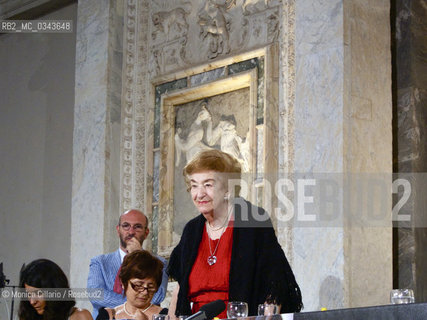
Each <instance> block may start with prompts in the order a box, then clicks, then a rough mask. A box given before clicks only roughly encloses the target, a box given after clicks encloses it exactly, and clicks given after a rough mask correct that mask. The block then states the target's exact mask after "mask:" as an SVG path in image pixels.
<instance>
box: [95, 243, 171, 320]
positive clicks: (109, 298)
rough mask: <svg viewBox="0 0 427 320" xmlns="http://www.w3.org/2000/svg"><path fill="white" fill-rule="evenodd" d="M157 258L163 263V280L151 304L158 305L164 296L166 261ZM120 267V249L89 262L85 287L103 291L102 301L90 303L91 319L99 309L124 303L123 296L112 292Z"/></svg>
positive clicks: (165, 288)
mask: <svg viewBox="0 0 427 320" xmlns="http://www.w3.org/2000/svg"><path fill="white" fill-rule="evenodd" d="M157 258H159V259H160V260H161V261H162V262H163V278H162V283H161V285H160V287H159V290H157V292H156V293H155V294H154V296H153V299H152V300H151V302H152V303H153V304H158V305H160V303H161V302H162V301H163V299H164V298H165V295H166V290H167V285H168V275H167V273H166V267H167V263H166V260H165V259H164V258H162V257H157ZM120 265H121V262H120V249H119V250H117V251H114V252H111V253H107V254H101V255H99V256H96V257H94V258H92V259H91V260H90V265H89V275H88V279H87V287H88V288H89V289H103V291H104V296H103V298H104V299H103V300H91V301H90V302H91V303H92V305H93V311H92V317H93V318H94V319H96V317H97V315H98V309H99V308H101V307H105V308H114V307H117V306H118V305H121V304H123V303H125V301H126V297H125V296H124V295H122V294H118V293H115V292H114V291H113V287H114V280H115V279H116V275H117V272H118V271H119V268H120Z"/></svg>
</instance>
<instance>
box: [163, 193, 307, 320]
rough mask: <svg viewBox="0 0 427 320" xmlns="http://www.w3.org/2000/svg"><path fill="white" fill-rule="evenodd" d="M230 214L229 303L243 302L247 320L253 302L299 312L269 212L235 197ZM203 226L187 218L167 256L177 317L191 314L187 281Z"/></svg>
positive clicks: (296, 289) (296, 293) (292, 280)
mask: <svg viewBox="0 0 427 320" xmlns="http://www.w3.org/2000/svg"><path fill="white" fill-rule="evenodd" d="M234 212H235V214H234V215H235V221H234V231H233V246H232V252H231V265H230V288H229V301H245V302H247V303H248V305H249V315H250V316H251V315H256V314H257V308H258V304H260V303H264V302H265V301H266V300H267V299H270V300H274V301H275V302H276V303H277V304H280V305H281V306H282V308H281V312H282V313H286V312H298V311H300V310H301V308H302V299H301V291H300V289H299V287H298V284H297V283H296V281H295V277H294V274H293V272H292V270H291V267H290V266H289V263H288V260H287V259H286V256H285V254H284V252H283V250H282V248H281V247H280V245H279V243H278V242H277V238H276V235H275V233H274V229H273V227H272V225H271V221H270V219H269V216H268V214H267V213H266V212H265V211H264V210H263V209H262V208H258V207H255V206H253V205H252V204H251V203H249V202H247V201H245V200H243V199H241V198H237V199H235V210H234ZM260 220H263V221H260ZM205 222H206V220H205V218H204V217H203V215H199V216H197V217H196V218H194V219H192V220H190V221H189V222H188V223H187V224H186V226H185V228H184V231H183V233H182V236H181V240H180V242H179V244H178V245H177V246H176V247H175V248H174V250H173V252H172V254H171V257H170V261H169V266H168V273H169V275H170V276H171V277H172V278H174V279H175V280H177V281H178V283H179V286H180V290H179V294H178V301H177V306H176V314H177V315H180V314H182V315H188V314H191V308H190V302H189V300H188V279H189V276H190V272H191V269H192V266H193V264H194V262H195V260H196V257H197V252H198V249H199V244H200V242H201V239H202V235H203V228H204V227H205Z"/></svg>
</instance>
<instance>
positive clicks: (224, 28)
mask: <svg viewBox="0 0 427 320" xmlns="http://www.w3.org/2000/svg"><path fill="white" fill-rule="evenodd" d="M235 4H236V0H207V1H206V2H205V4H204V5H203V6H202V7H201V8H200V10H199V12H198V13H197V17H198V24H199V25H200V27H201V30H200V34H201V38H202V39H203V40H205V39H206V38H208V40H209V56H208V57H209V59H213V58H215V57H217V56H218V55H219V54H227V53H229V52H230V43H229V41H230V35H229V32H230V21H229V20H228V19H227V18H226V15H227V10H229V9H230V8H231V7H232V6H234V5H235Z"/></svg>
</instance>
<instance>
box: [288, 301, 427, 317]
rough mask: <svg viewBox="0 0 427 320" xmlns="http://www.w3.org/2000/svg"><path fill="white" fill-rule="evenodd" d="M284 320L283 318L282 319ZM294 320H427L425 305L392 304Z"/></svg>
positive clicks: (426, 304) (318, 313)
mask: <svg viewBox="0 0 427 320" xmlns="http://www.w3.org/2000/svg"><path fill="white" fill-rule="evenodd" d="M283 318H285V317H283ZM293 319H294V320H342V319H345V320H347V319H348V320H427V303H410V304H393V305H384V306H374V307H364V308H351V309H338V310H329V311H316V312H300V313H295V314H293Z"/></svg>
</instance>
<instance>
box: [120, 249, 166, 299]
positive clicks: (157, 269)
mask: <svg viewBox="0 0 427 320" xmlns="http://www.w3.org/2000/svg"><path fill="white" fill-rule="evenodd" d="M162 276H163V262H161V261H160V260H159V259H157V258H156V257H155V256H153V255H152V254H151V253H149V252H148V251H145V250H136V251H134V252H132V253H129V254H127V255H126V256H125V258H124V259H123V263H122V267H121V269H120V274H119V278H120V281H121V282H122V284H123V287H124V293H126V291H127V288H128V284H129V280H130V279H132V278H138V279H145V278H152V279H153V280H154V283H155V285H156V289H158V288H159V286H160V284H161V283H162Z"/></svg>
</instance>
